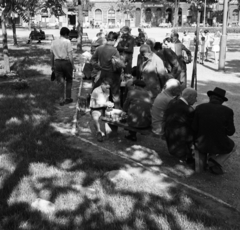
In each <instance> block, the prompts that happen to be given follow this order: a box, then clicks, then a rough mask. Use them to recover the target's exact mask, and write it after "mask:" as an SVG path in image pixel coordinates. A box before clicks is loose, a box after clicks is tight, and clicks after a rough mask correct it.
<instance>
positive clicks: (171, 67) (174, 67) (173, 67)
mask: <svg viewBox="0 0 240 230" xmlns="http://www.w3.org/2000/svg"><path fill="white" fill-rule="evenodd" d="M156 54H157V55H158V56H159V57H160V58H161V59H162V60H163V63H164V66H165V68H166V69H167V70H168V73H170V74H171V75H172V76H173V78H175V79H177V80H179V81H180V74H181V72H182V71H184V69H183V68H182V67H181V63H179V60H178V57H177V55H176V53H175V52H174V51H172V49H169V48H163V49H162V50H160V51H158V52H156Z"/></svg>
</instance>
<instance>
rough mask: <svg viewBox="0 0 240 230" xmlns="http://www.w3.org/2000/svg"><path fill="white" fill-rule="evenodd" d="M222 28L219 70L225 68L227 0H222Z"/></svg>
mask: <svg viewBox="0 0 240 230" xmlns="http://www.w3.org/2000/svg"><path fill="white" fill-rule="evenodd" d="M223 9H224V10H223V28H222V36H221V43H220V52H219V65H218V69H219V70H224V69H225V60H226V47H227V22H228V0H224V7H223Z"/></svg>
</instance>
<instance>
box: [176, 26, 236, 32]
mask: <svg viewBox="0 0 240 230" xmlns="http://www.w3.org/2000/svg"><path fill="white" fill-rule="evenodd" d="M200 29H201V30H203V31H204V30H208V31H209V33H216V32H217V31H220V32H222V27H200ZM185 30H186V31H188V32H189V33H195V31H196V27H180V28H178V29H176V28H173V29H172V32H178V33H181V32H184V31H185ZM227 33H240V27H227Z"/></svg>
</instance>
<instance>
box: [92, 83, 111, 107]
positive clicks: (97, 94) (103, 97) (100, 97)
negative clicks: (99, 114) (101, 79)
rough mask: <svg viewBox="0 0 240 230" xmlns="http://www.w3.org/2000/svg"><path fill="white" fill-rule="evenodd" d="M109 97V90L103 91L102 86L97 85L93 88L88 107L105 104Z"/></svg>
mask: <svg viewBox="0 0 240 230" xmlns="http://www.w3.org/2000/svg"><path fill="white" fill-rule="evenodd" d="M108 98H109V90H107V91H106V92H103V90H102V87H101V86H99V87H97V88H96V89H94V90H93V92H92V95H91V100H90V108H99V107H104V106H106V102H107V101H108Z"/></svg>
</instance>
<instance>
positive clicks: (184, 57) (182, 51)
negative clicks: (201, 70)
mask: <svg viewBox="0 0 240 230" xmlns="http://www.w3.org/2000/svg"><path fill="white" fill-rule="evenodd" d="M173 43H174V51H175V53H176V54H177V56H178V59H179V62H180V63H181V66H182V68H183V70H184V72H182V73H181V76H180V83H181V85H182V89H184V88H186V87H187V65H186V64H189V63H190V62H191V61H192V54H191V51H190V50H189V49H187V48H186V47H185V46H184V45H183V44H182V43H181V42H180V40H179V34H178V33H174V34H173Z"/></svg>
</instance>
